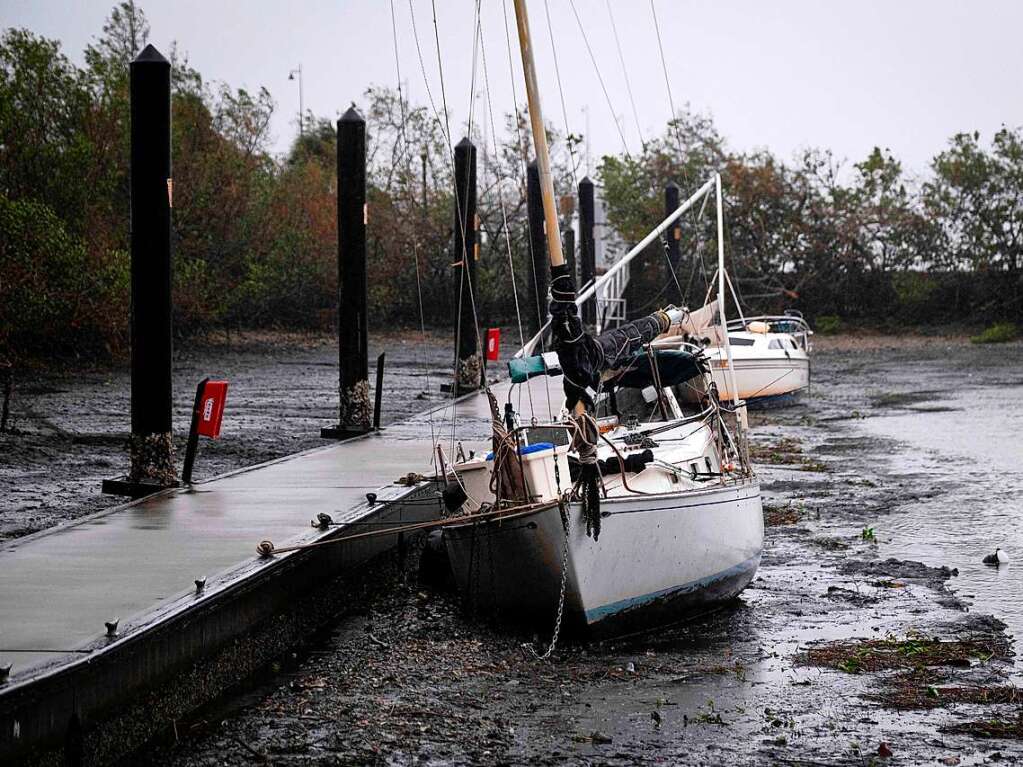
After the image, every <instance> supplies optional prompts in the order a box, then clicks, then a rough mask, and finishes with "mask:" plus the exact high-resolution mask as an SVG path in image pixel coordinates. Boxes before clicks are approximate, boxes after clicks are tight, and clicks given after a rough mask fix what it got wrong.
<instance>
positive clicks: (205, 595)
mask: <svg viewBox="0 0 1023 767" xmlns="http://www.w3.org/2000/svg"><path fill="white" fill-rule="evenodd" d="M530 383H531V384H533V385H532V386H530V387H519V388H520V389H521V390H526V391H525V394H523V393H522V392H521V391H520V392H519V393H518V395H517V396H527V397H528V396H535V397H536V398H537V402H534V406H535V405H536V404H538V402H539V400H540V399H542V400H543V402H544V405H543V407H544V408H546V397H545V395H544V391H545V389H546V387H545V386H543V385H537V384H535V382H530ZM495 394H496V395H497V397H498V400H499V402H504V401H505V400H507V397H508V387H507V385H500V386H497V387H495ZM522 404H523V406H524V407H525V411H524V412H526V413H528V412H529V405H527V404H525V403H522ZM453 419H455V420H456V421H457V430H453V428H452V426H453V424H452V420H453ZM489 423H490V410H489V404H488V402H487V398H486V396H485V395H483V394H482V393H479V392H473V393H471V394H467V395H465V396H463V397H461V398H459V399H457V400H453V401H452V402H450V403H448V404H445V405H444V406H442V407H441V408H439V409H437V410H434V411H431V412H428V413H424V414H421V415H419V416H416V417H414V418H412V419H409V420H408V421H405V422H402V423H398V424H393V425H391V426H388V427H386V428H385V429H383V430H381V431H378V432H373V433H370V434H367V435H364V436H360V437H355V438H352V439H348V440H345V441H343V442H339V443H335V444H331V445H328V446H325V447H323V448H316V449H313V450H310V451H306V452H304V453H299V454H297V455H293V456H288V457H285V458H282V459H279V460H276V461H271V462H268V463H264V464H261V465H258V466H254V467H251V468H247V469H243V470H239V471H235V472H232V473H229V474H225V475H222V476H219V477H215V478H213V479H210V480H207V481H203V482H198V483H196V484H194V485H193V486H192V487H190V488H179V489H171V490H165V491H162V492H160V493H157V494H155V495H151V496H148V497H146V498H142V499H139V500H137V501H133V502H130V503H126V504H122V505H119V506H117V507H114V508H112V509H109V510H105V511H102V512H99V513H96V514H93V515H90V516H87V517H84V518H82V519H79V520H77V521H75V522H73V523H69V524H67V525H63V526H58V527H54V528H51V529H47V530H44V531H41V532H38V533H35V534H33V535H29V536H26V537H24V538H19V539H15V540H12V541H10V542H7V543H5V544H3V545H0V583H2V584H3V587H2V589H0V667H5V666H8V665H10V667H11V668H10V671H9V674H8V676H7V678H6V679H5V681H4V682H3V684H0V762H5V763H10V760H13V759H23V758H29V757H33V756H38V755H40V754H43V753H46V752H49V751H52V750H54V749H61V748H63V749H65V750H67V749H70V748H74V745H73V742H74V741H75V740H76V739H77V740H78V741H81V739H82V738H83V733H89V732H90V730H92V729H95V728H96V727H97V726H98V725H100V724H101V723H103V722H106V721H109V720H111V719H116V717H117V716H118V715H119V712H121V711H123V710H125V709H126V708H128V707H129V706H130V705H131V704H132V703H134V704H135V705H137V702H138V700H139V696H143V695H145V694H152V693H153V691H154V690H158V689H159V688H160V686H161V685H162V684H164V683H165V682H166V680H168V679H172V678H174V677H175V676H178V675H181V674H185V673H187V672H188V669H191V668H193V667H194V666H195V665H196V664H198V663H200V662H201V661H203V660H204V659H206V658H209V657H210V656H212V655H213V654H215V653H216V652H218V651H219V650H221V649H222V648H224V647H225V646H229V645H230V644H231V643H232V642H234V643H237V642H238V641H239V640H242V641H244V640H243V638H244V637H246V636H247V635H248V634H249V633H250V632H251V631H252V630H253V629H254V627H256V626H258V625H260V624H265V622H266V621H268V620H273V619H275V618H280V617H281V615H282V614H283V613H285V612H286V611H287V610H288V609H290V608H292V607H294V605H295V604H296V603H297V602H298V601H299V600H300V597H302V596H304V595H305V594H307V593H311V592H312V591H314V590H315V587H316V586H317V585H322V584H323V583H325V582H327V581H329V580H330V579H331V578H333V577H334V576H336V575H337V574H339V573H341V572H343V571H345V570H346V569H350V568H355V567H358V566H359V565H360V564H362V563H365V562H366V561H368V560H369V559H371V558H372V557H374V556H376V555H378V554H380V553H382V552H384V551H386V550H388V549H389V548H392V547H394V546H395V545H397V544H398V539H399V534H393V535H377V536H372V537H366V538H360V539H357V540H353V541H346V542H343V543H337V544H334V545H327V546H319V547H314V548H308V549H302V550H297V551H289V552H281V553H275V554H274V555H273V556H270V557H261V556H259V554H257V551H256V547H257V545H258V544H259V542H260V541H262V540H270V541H272V542H273V543H274V545H275V547H276V548H278V549H280V548H283V547H286V546H294V545H296V544H308V543H316V542H321V541H327V540H329V539H332V538H337V537H343V536H346V535H351V534H353V533H358V532H365V531H366V530H367V529H372V528H371V527H370V526H362V525H363V524H364V523H380V522H403V523H411V522H419V521H426V520H431V519H436V518H438V516H439V514H440V508H441V506H440V500H439V497H438V493H437V485H436V482H435V480H434V479H433V477H434V474H435V471H434V468H433V465H432V456H433V453H434V445H435V440H436V441H438V442H441V443H442V444H444V445H445V446H446V445H448V444H450V440H451V438H452V434H453V433H454V432H455V431H457V438H458V439H460V440H461V439H465V440H467V441H466V447H467V448H468V447H469V446H470V442H471V443H472V445H473V446H475V447H479V446H480V443H481V442H484V441H485V440H486V438H487V436H488V434H489ZM445 449H447V448H446V447H445ZM410 473H411V474H412V475H413V476H412V477H411V478H409V476H408V475H409V474H410ZM401 478H405V480H404V482H403V483H401V484H399V483H398V481H399V480H400V479H401ZM368 493H370V494H374V495H375V498H368V497H367V494H368ZM320 513H325V514H329V515H330V516H331V517H332V519H333V522H334V524H332V525H331V526H330V527H329V528H326V529H324V528H316V527H314V526H313V525H311V523H310V522H311V520H315V519H316V517H317V515H318V514H320ZM377 529H379V528H377ZM115 621H116V625H115V623H114V622H115ZM108 624H109V625H108ZM278 649H280V648H279V646H278ZM235 681H237V680H235ZM216 693H217V690H215V689H214V690H207V691H204V692H202V694H198V693H197V694H196V696H195V697H194V699H193V700H191V701H183V702H182V703H181V704H180V705H178V706H177V707H176V708H175V709H174V710H175V711H177V712H178V714H179V715H182V713H181V711H182V710H187V709H188V708H190V707H194V706H195V705H196V704H201V703H202V702H205V700H203V699H204V698H210V697H215V695H216ZM170 715H171V714H170V713H168V714H167V716H170ZM154 718H159V717H158V716H156V717H154ZM157 726H163V727H166V726H167V722H163V723H162V725H159V723H157V722H155V721H154V722H153V723H152V726H150V727H148V728H145V727H144V728H142V730H143V731H141V732H139V734H138V735H137V738H138V741H139V742H137V743H134V745H136V746H137V745H141V743H142V742H145V740H146V739H147V738H148V737H151V736H152V734H153V731H154V728H156V727H157ZM118 737H121V738H123V737H124V733H123V732H122V733H121V735H119V736H118ZM125 745H126V746H133V744H132V743H131V742H128V743H126V744H125ZM78 747H79V748H80V747H81V746H80V745H79V746H78ZM107 747H113V746H112V745H111V744H109V743H108V744H107ZM96 748H97V747H96V746H94V747H93V748H92V752H93V753H94V752H95V750H96ZM102 761H105V759H103V760H102Z"/></svg>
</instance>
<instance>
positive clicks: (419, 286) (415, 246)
mask: <svg viewBox="0 0 1023 767" xmlns="http://www.w3.org/2000/svg"><path fill="white" fill-rule="evenodd" d="M390 4H391V37H392V40H393V43H394V69H395V74H396V76H397V78H398V106H399V107H400V109H401V126H400V130H399V136H400V138H401V145H402V147H403V149H404V152H403V154H404V156H405V173H406V174H407V175H408V177H409V178H411V176H412V151H411V147H410V146H409V142H408V135H407V134H406V133H405V123H406V120H407V118H408V115H407V114H406V112H405V98H404V96H403V95H402V90H401V59H400V57H399V55H398V24H397V20H396V18H395V13H394V0H390ZM406 188H407V189H408V191H409V208H410V209H414V208H415V199H414V196H413V192H412V188H411V186H407V187H406ZM423 194H424V195H425V194H426V190H425V189H424V190H423ZM412 259H413V262H414V263H415V269H416V293H417V294H418V302H419V303H418V306H419V333H420V337H421V338H422V339H423V341H424V343H425V341H426V314H425V312H424V310H423V283H422V276H421V273H420V269H419V238H418V237H416V236H413V237H412ZM415 359H416V362H417V363H418V362H419V361H420V359H421V356H420V350H419V349H416V350H415ZM423 373H424V375H425V377H426V390H427V391H431V390H432V388H433V386H432V384H431V383H430V364H429V363H428V362H427V363H424V365H423ZM427 419H428V420H429V423H430V444H431V445H433V444H436V442H437V435H436V431H435V429H434V423H433V408H430V409H429V410H428V411H427ZM430 452H431V455H432V453H433V450H432V449H431V451H430Z"/></svg>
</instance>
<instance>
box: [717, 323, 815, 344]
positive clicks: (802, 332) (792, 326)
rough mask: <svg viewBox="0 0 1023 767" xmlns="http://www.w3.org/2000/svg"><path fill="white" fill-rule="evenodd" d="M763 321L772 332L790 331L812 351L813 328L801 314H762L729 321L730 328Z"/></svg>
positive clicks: (745, 327) (741, 328)
mask: <svg viewBox="0 0 1023 767" xmlns="http://www.w3.org/2000/svg"><path fill="white" fill-rule="evenodd" d="M754 322H762V323H764V324H766V325H767V326H768V328H769V329H770V332H772V333H788V334H789V335H791V336H793V337H795V338H796V339H798V341H799V345H800V347H802V349H803V350H805V351H810V336H812V335H813V330H812V329H811V328H810V323H808V322H807V321H806V320H805V319H804V318H803V316H802V315H801V314H761V315H758V316H756V317H742V318H740V319H734V320H729V321H728V330H729V331H730V332H733V333H734V332H735V331H737V330H746V329H747V328H749V326H750V324H751V323H754Z"/></svg>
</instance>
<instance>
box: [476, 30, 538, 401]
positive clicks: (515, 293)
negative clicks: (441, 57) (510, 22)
mask: <svg viewBox="0 0 1023 767" xmlns="http://www.w3.org/2000/svg"><path fill="white" fill-rule="evenodd" d="M480 56H481V58H482V60H483V84H484V87H485V88H486V94H487V113H488V115H489V117H490V129H491V131H492V132H493V134H494V135H495V136H496V135H497V125H496V123H495V122H494V104H493V101H492V100H491V95H490V72H489V70H488V68H487V51H486V48H485V46H484V43H483V36H482V35H481V36H480ZM517 122H518V121H517V120H516V123H517ZM497 200H498V204H499V206H500V208H501V224H502V226H503V227H504V241H505V245H506V249H507V255H508V271H509V273H510V274H511V284H512V298H513V299H514V301H515V321H516V323H517V325H518V330H519V347H520V348H521V347H523V346H525V345H526V339H525V334H524V333H523V332H522V312H521V311H520V309H519V289H518V285H517V284H516V282H515V261H514V259H513V258H512V244H511V228H510V227H509V226H508V211H507V209H506V208H505V205H504V192H503V187H502V186H501V181H500V179H498V181H497ZM527 239H529V238H528V237H527ZM530 247H532V243H530ZM530 263H532V259H530ZM534 284H535V283H534ZM526 390H527V392H528V393H529V410H530V414H531V415H534V414H535V408H534V406H533V390H532V388H531V387H529V386H527V387H526Z"/></svg>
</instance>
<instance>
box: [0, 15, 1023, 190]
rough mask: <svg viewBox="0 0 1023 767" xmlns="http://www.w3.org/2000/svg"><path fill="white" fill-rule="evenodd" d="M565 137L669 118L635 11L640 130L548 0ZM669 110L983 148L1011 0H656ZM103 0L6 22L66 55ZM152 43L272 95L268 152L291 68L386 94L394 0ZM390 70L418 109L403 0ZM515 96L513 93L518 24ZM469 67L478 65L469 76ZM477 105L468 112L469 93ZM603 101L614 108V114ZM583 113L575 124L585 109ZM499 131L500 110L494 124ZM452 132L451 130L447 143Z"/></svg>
mask: <svg viewBox="0 0 1023 767" xmlns="http://www.w3.org/2000/svg"><path fill="white" fill-rule="evenodd" d="M548 2H549V6H550V13H551V21H552V27H553V29H554V35H555V42H556V44H557V50H558V62H559V64H560V69H561V80H562V83H563V85H564V87H565V100H566V102H567V111H568V120H569V127H570V128H571V130H572V131H573V132H575V133H583V134H585V133H587V125H588V126H589V128H588V134H589V138H590V151H591V155H592V156H593V157H594V158H595V157H597V156H599V154H600V153H602V152H607V151H616V150H618V149H620V148H621V144H622V141H621V138H620V137H619V133H618V129H617V128H616V127H615V120H614V118H613V117H612V115H617V117H618V120H619V122H620V124H621V129H622V131H623V132H624V134H625V140H626V143H627V145H628V147H629V148H630V149H631V150H633V151H635V150H637V149H638V147H639V144H640V141H639V134H640V132H642V134H643V135H644V136H649V135H652V134H654V133H657V132H660V131H662V130H663V129H664V123H665V121H666V120H667V119H668V118H669V116H670V112H671V109H670V107H669V102H668V94H667V89H666V86H665V81H664V74H663V70H662V67H661V59H660V55H659V53H658V47H657V37H656V33H655V29H654V23H653V16H652V14H651V7H650V2H649V0H612V1H611V4H610V5H611V10H612V12H613V14H614V20H615V22H616V23H617V29H618V35H619V38H620V41H621V48H622V53H623V55H624V60H625V67H626V70H627V72H628V77H629V80H630V82H631V84H632V90H633V94H634V96H635V102H636V109H637V112H638V117H639V125H638V127H637V124H636V120H635V119H634V117H633V113H632V107H631V105H630V100H629V96H628V91H627V89H626V87H625V78H624V74H623V69H622V64H621V62H620V60H619V57H618V53H617V49H616V47H615V40H614V35H613V32H612V26H611V21H610V18H609V12H608V1H607V0H574V4H575V9H576V10H577V11H578V14H579V18H580V19H581V21H582V25H583V30H584V31H585V34H586V38H587V39H588V41H589V44H590V46H591V47H592V49H593V51H594V54H595V56H596V58H597V65H598V67H599V71H600V74H601V75H602V76H603V78H604V81H605V84H606V85H607V89H608V92H609V95H610V100H611V106H610V107H609V105H608V103H607V99H605V97H604V94H603V92H602V90H601V87H600V84H599V81H598V79H597V75H596V72H595V69H594V67H593V64H592V63H591V60H590V58H589V55H588V54H587V50H586V44H585V42H584V37H583V34H582V32H580V29H579V26H578V24H577V22H576V17H575V15H574V14H573V9H572V4H571V3H570V2H569V0H548ZM505 3H506V4H507V11H508V14H509V18H511V0H504V2H502V0H482V33H483V45H484V50H485V53H486V57H487V64H488V69H489V83H490V89H491V96H492V99H493V103H494V109H495V110H497V111H498V112H499V113H505V112H508V111H510V110H511V108H512V91H511V77H510V74H509V68H508V49H507V43H506V37H505V23H504V10H503V6H504V5H505ZM655 4H656V9H657V17H658V21H659V23H660V30H661V36H662V40H663V43H664V54H665V57H666V59H667V65H668V71H669V74H670V81H671V88H672V95H673V96H674V100H675V103H676V106H680V105H682V104H683V103H686V102H688V103H689V104H690V106H691V107H692V108H693V109H694V110H696V111H700V112H704V113H708V114H710V115H711V116H712V117H713V118H714V120H715V122H716V124H717V127H718V129H719V130H720V132H721V133H722V134H723V135H724V136H725V138H726V139H727V140H728V141H729V144H730V146H732V147H733V148H736V149H753V148H757V147H767V148H769V149H770V150H771V151H773V152H775V153H776V154H778V155H779V156H781V157H783V158H786V159H787V158H789V157H791V156H792V155H793V153H794V152H796V151H798V150H799V149H801V148H803V147H807V146H816V147H822V148H830V149H832V150H833V151H834V152H835V154H836V155H837V156H839V157H844V158H848V159H849V160H851V161H856V160H858V159H861V158H863V157H864V156H865V155H866V154H867V152H869V151H870V149H871V147H873V146H875V145H880V146H882V147H890V148H891V150H892V151H893V152H894V153H895V154H896V156H898V157H899V158H900V159H902V160H903V163H904V165H905V166H906V168H907V170H910V171H913V172H923V171H925V170H926V168H927V164H928V162H929V160H930V158H931V157H932V156H933V155H934V154H935V153H936V152H937V151H939V150H940V149H941V148H942V147H943V146H944V145H945V143H946V141H947V139H948V138H949V136H951V135H952V134H953V133H955V132H957V131H973V130H979V131H980V132H981V133H982V134H983V136H984V138H985V139H989V138H990V136H991V134H992V133H993V132H994V131H995V130H997V129H998V128H999V127H1000V126H1001V125H1002V124H1008V125H1010V126H1020V125H1023V41H1021V32H1023V2H1020V1H1019V0H969V2H967V1H966V0H855V2H853V1H852V0H849V1H848V2H839V1H838V0H828V1H825V0H771V1H770V2H767V1H765V0H742V1H739V0H732V1H728V0H717V1H716V2H710V1H707V2H695V1H692V0H655ZM112 5H113V3H112V2H110V1H108V2H103V0H90V1H89V2H84V1H82V0H79V1H78V2H56V1H55V0H0V21H2V24H3V26H4V27H7V26H24V27H28V28H29V29H31V30H33V31H34V32H36V33H38V34H41V35H44V36H47V37H53V38H58V39H60V40H61V41H62V42H63V44H64V48H65V52H66V53H67V54H68V55H69V56H70V57H71V58H72V59H73V60H74V61H77V62H81V60H82V56H81V52H82V49H83V48H84V47H85V45H86V44H87V43H88V42H89V41H90V40H91V39H92V38H93V37H94V36H96V35H97V34H99V32H100V30H101V28H102V25H103V21H104V18H105V17H106V16H107V15H108V13H109V10H110V7H111V6H112ZM140 5H141V6H142V8H143V9H144V11H145V13H146V15H147V17H148V19H149V22H150V25H151V27H152V32H151V37H150V42H152V43H153V44H154V45H156V46H157V48H159V49H160V50H161V51H163V52H164V53H165V54H167V53H168V52H169V49H170V46H171V43H172V41H176V42H177V44H178V47H179V50H180V51H181V52H183V53H186V54H187V56H188V58H189V60H190V63H191V64H192V66H194V67H195V68H196V69H198V70H199V71H200V72H201V73H202V74H203V76H204V77H205V78H206V79H207V80H208V81H209V80H213V81H218V80H219V81H225V82H227V83H228V84H230V85H232V86H236V87H237V86H243V87H246V88H251V89H256V88H258V87H259V86H261V85H262V86H265V87H266V88H267V89H268V90H269V91H270V92H271V94H272V95H273V97H274V99H275V100H276V102H277V113H276V115H275V119H274V122H273V136H274V146H275V148H276V149H277V150H279V151H284V150H285V149H286V148H287V146H288V144H289V142H290V141H291V139H292V138H293V137H294V134H295V133H296V132H297V113H298V106H299V105H298V98H299V93H298V83H297V81H289V80H288V73H289V70H291V69H294V68H297V67H298V66H299V65H300V64H301V66H302V71H303V84H304V96H305V106H306V108H307V109H311V110H312V111H313V112H314V113H316V114H317V115H321V116H330V117H336V116H337V115H338V114H339V113H340V112H342V111H344V109H345V108H346V107H347V106H348V104H349V103H350V102H351V101H353V100H355V101H359V100H360V98H361V95H362V93H363V91H364V90H365V88H366V87H367V86H368V85H370V84H376V85H391V86H393V85H394V84H396V83H397V75H396V71H395V56H394V48H393V41H392V36H391V30H392V25H391V7H392V6H391V2H390V0H335V1H334V2H326V1H323V0H317V1H312V0H308V1H303V0H290V2H271V1H270V0H247V1H246V2H241V1H240V0H238V1H237V2H216V1H215V0H142V2H141V3H140ZM412 5H413V7H414V12H415V14H416V24H417V30H418V33H419V41H420V45H421V47H422V51H423V56H424V59H425V62H426V70H427V71H426V76H427V77H428V78H429V83H430V88H431V89H432V90H433V93H434V96H435V97H436V98H438V99H439V94H440V88H439V79H438V76H437V53H436V48H435V43H434V38H433V18H432V11H431V4H430V2H427V1H426V0H412ZM436 5H437V25H438V28H439V33H440V48H441V57H442V60H443V67H444V75H445V85H446V92H447V99H448V104H449V107H450V108H451V111H452V115H453V117H455V118H457V119H458V120H459V121H462V122H464V120H465V119H466V116H467V114H468V109H469V103H470V79H471V74H472V26H473V7H474V3H473V2H472V0H436ZM528 5H529V11H530V15H531V16H530V20H531V24H532V29H533V36H534V44H535V46H536V55H537V66H538V70H539V77H540V88H541V91H542V98H543V106H544V113H545V117H546V118H547V120H548V122H553V123H555V124H556V125H557V126H558V127H559V128H562V129H563V128H564V117H563V113H562V110H561V103H560V100H559V92H558V85H557V80H556V78H555V70H554V64H553V58H552V54H551V51H552V47H551V40H550V36H549V32H548V25H547V21H546V17H545V14H544V9H545V4H544V2H543V0H529V4H528ZM393 7H394V9H395V13H396V17H397V33H398V64H399V66H400V68H401V77H402V80H403V81H405V82H406V83H407V86H408V90H409V94H410V96H411V98H412V100H413V101H414V102H416V101H418V102H420V103H424V104H425V103H426V88H425V87H424V79H423V73H422V71H421V69H420V65H419V59H418V57H417V54H416V45H415V37H414V35H413V27H412V21H411V18H410V7H409V0H393ZM510 31H511V35H512V44H513V46H515V47H514V48H513V55H514V57H515V75H514V78H515V80H514V85H515V88H516V91H517V94H518V97H519V100H520V102H521V101H522V100H523V86H522V79H521V71H520V67H519V63H518V48H517V43H516V40H515V28H514V21H513V20H512V21H511V27H510ZM480 72H482V70H480ZM477 104H479V105H481V106H482V105H483V104H485V102H484V101H483V100H482V97H481V98H480V99H479V100H477ZM612 108H613V111H612ZM587 113H588V115H587ZM497 119H498V120H500V117H498V118H497ZM456 140H457V137H456Z"/></svg>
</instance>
